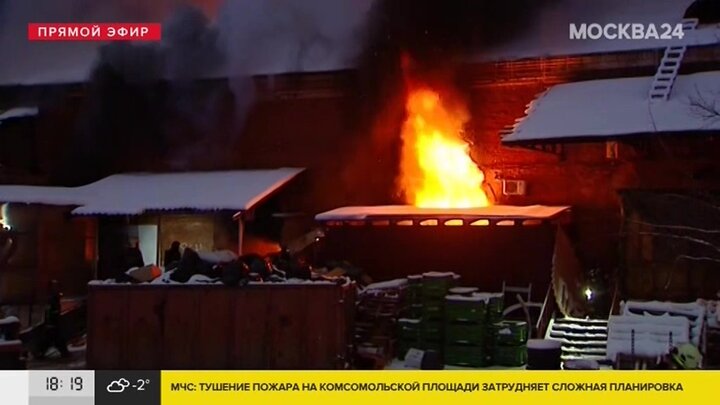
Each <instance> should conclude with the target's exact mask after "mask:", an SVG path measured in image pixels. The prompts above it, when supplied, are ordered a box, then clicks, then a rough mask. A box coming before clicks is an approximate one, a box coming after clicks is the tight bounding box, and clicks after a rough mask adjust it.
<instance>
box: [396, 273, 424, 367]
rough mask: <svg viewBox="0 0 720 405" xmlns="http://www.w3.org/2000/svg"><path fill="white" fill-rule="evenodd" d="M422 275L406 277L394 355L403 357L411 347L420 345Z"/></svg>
mask: <svg viewBox="0 0 720 405" xmlns="http://www.w3.org/2000/svg"><path fill="white" fill-rule="evenodd" d="M422 308H423V304H422V275H411V276H408V277H407V289H406V290H405V312H404V313H403V314H402V318H400V319H398V344H397V350H396V355H397V357H398V358H399V359H404V358H405V354H406V353H407V351H408V350H409V349H411V348H415V349H419V348H420V347H421V346H422V323H421V322H422V319H421V318H422Z"/></svg>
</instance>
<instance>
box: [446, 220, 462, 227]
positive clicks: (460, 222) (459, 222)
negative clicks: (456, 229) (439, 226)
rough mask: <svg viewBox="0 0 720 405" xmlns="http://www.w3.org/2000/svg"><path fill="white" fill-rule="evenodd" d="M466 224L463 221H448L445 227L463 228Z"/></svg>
mask: <svg viewBox="0 0 720 405" xmlns="http://www.w3.org/2000/svg"><path fill="white" fill-rule="evenodd" d="M464 224H465V222H464V221H463V220H462V219H448V220H447V221H445V223H444V224H443V225H445V226H463V225H464Z"/></svg>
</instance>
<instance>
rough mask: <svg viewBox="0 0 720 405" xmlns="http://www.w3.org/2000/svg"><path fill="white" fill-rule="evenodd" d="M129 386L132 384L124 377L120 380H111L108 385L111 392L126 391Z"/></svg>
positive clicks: (108, 390)
mask: <svg viewBox="0 0 720 405" xmlns="http://www.w3.org/2000/svg"><path fill="white" fill-rule="evenodd" d="M129 386H130V381H128V380H126V379H124V378H121V379H119V380H115V381H113V382H111V383H110V384H109V385H108V386H107V392H111V393H113V394H116V393H121V392H123V391H125V388H127V387H129Z"/></svg>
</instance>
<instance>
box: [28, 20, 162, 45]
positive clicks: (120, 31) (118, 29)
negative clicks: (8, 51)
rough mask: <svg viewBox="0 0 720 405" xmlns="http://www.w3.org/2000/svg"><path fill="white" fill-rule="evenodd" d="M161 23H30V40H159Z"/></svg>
mask: <svg viewBox="0 0 720 405" xmlns="http://www.w3.org/2000/svg"><path fill="white" fill-rule="evenodd" d="M161 38H162V26H161V25H160V24H159V23H110V24H108V23H103V24H96V23H89V24H75V23H30V24H28V40H30V41H159V40H160V39H161Z"/></svg>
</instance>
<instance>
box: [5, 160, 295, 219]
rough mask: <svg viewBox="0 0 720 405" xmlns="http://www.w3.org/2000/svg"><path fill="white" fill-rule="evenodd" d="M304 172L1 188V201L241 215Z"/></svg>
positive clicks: (101, 210) (83, 209) (83, 211)
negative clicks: (77, 185)
mask: <svg viewBox="0 0 720 405" xmlns="http://www.w3.org/2000/svg"><path fill="white" fill-rule="evenodd" d="M303 170H304V169H297V168H281V169H272V170H238V171H218V172H186V173H161V174H154V173H134V174H119V175H114V176H110V177H107V178H105V179H102V180H100V181H97V182H95V183H92V184H88V185H86V186H81V187H38V186H0V201H4V202H11V203H13V202H14V203H27V204H46V205H70V206H74V205H76V206H78V207H77V208H75V209H74V210H73V211H72V213H73V214H78V215H139V214H142V213H144V212H146V211H164V210H200V211H217V210H237V211H244V210H248V209H251V208H252V207H253V206H255V205H256V204H258V203H259V202H261V201H262V200H263V199H265V198H266V197H268V196H269V195H270V194H272V193H273V192H274V191H276V190H277V189H279V188H280V187H282V186H283V185H285V184H286V183H287V182H288V181H290V180H292V179H293V178H294V177H295V176H297V175H298V174H299V173H300V172H302V171H303Z"/></svg>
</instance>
